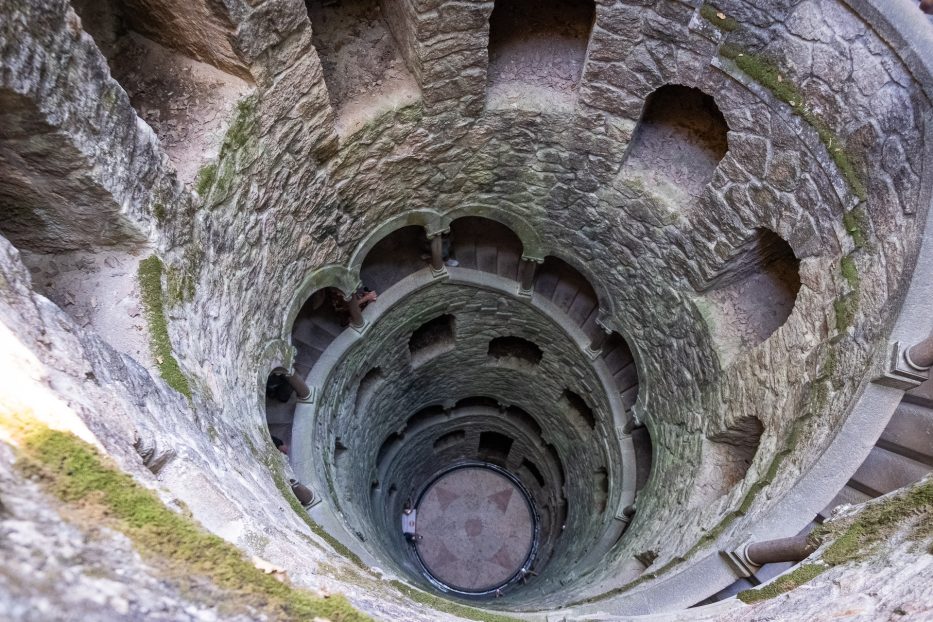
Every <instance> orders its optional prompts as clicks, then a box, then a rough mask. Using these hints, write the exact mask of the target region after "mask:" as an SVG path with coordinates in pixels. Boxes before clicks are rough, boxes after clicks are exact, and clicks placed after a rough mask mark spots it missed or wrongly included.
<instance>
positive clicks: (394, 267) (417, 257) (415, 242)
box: [360, 225, 431, 293]
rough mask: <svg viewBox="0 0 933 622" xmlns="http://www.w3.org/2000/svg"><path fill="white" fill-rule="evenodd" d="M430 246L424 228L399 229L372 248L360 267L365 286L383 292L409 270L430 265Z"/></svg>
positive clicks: (411, 271) (412, 226)
mask: <svg viewBox="0 0 933 622" xmlns="http://www.w3.org/2000/svg"><path fill="white" fill-rule="evenodd" d="M430 257H431V247H430V243H429V242H428V237H427V235H425V232H424V228H423V227H420V226H418V225H410V226H408V227H402V228H401V229H396V230H395V231H393V232H392V233H390V234H389V235H387V236H385V237H384V238H382V239H381V240H379V242H377V243H376V245H375V246H373V247H372V249H370V251H369V253H367V254H366V257H365V259H363V265H362V266H361V267H360V278H361V280H362V281H363V286H364V287H368V288H369V289H371V290H373V291H375V292H377V293H382V292H384V291H385V290H387V289H389V288H390V287H391V286H392V285H395V284H396V283H398V282H399V281H401V280H402V279H404V278H405V277H406V276H408V275H409V274H412V273H413V272H417V271H418V270H421V269H422V268H424V267H426V266H427V265H429V260H430Z"/></svg>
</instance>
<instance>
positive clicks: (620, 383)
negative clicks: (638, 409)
mask: <svg viewBox="0 0 933 622" xmlns="http://www.w3.org/2000/svg"><path fill="white" fill-rule="evenodd" d="M602 359H603V363H605V365H606V367H607V368H608V369H609V373H610V374H612V379H613V381H614V382H615V387H616V391H618V393H619V395H620V396H621V397H622V404H623V406H624V407H625V410H630V409H631V408H632V406H634V405H635V402H636V401H638V368H637V367H636V365H635V357H634V356H632V350H631V349H630V348H629V346H628V343H627V342H626V341H625V338H623V337H622V335H620V334H619V333H616V332H613V333H612V334H611V335H609V339H608V340H607V341H606V345H605V346H604V347H603V350H602Z"/></svg>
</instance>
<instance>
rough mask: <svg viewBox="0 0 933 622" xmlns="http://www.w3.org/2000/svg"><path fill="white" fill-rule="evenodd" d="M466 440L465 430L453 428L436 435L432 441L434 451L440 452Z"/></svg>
mask: <svg viewBox="0 0 933 622" xmlns="http://www.w3.org/2000/svg"><path fill="white" fill-rule="evenodd" d="M465 440H466V432H465V431H463V430H453V431H452V432H447V433H446V434H443V435H441V436H438V437H437V440H435V441H434V452H435V453H440V452H442V451H444V450H445V449H447V448H449V447H453V446H454V445H458V444H460V443H462V442H463V441H465Z"/></svg>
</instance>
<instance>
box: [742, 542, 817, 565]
mask: <svg viewBox="0 0 933 622" xmlns="http://www.w3.org/2000/svg"><path fill="white" fill-rule="evenodd" d="M815 550H816V547H815V546H814V545H813V544H811V543H810V541H809V537H808V536H806V535H802V536H793V537H792V538H780V539H777V540H766V541H764V542H753V543H752V544H749V545H748V546H746V547H745V548H744V549H743V550H742V555H743V557H745V560H746V561H748V562H749V563H750V564H753V565H755V566H764V565H765V564H775V563H779V562H799V561H803V560H804V559H806V558H807V557H809V556H810V554H811V553H812V552H813V551H815Z"/></svg>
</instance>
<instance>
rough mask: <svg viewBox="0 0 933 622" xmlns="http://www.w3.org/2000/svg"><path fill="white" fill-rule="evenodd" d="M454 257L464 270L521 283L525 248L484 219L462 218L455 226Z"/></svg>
mask: <svg viewBox="0 0 933 622" xmlns="http://www.w3.org/2000/svg"><path fill="white" fill-rule="evenodd" d="M450 242H451V251H452V252H451V256H452V257H453V258H454V259H456V260H457V261H458V262H459V264H460V266H459V267H461V268H468V269H470V270H480V271H482V272H488V273H490V274H496V275H499V276H501V277H505V278H507V279H511V280H513V281H517V280H518V271H519V265H520V263H521V259H522V244H521V242H520V241H519V240H518V238H517V237H515V234H514V233H512V232H511V231H509V230H508V229H506V228H505V227H503V226H502V225H499V224H498V223H494V222H492V221H489V220H486V219H483V218H461V219H459V220H456V221H454V223H453V225H452V226H451V237H450Z"/></svg>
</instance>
